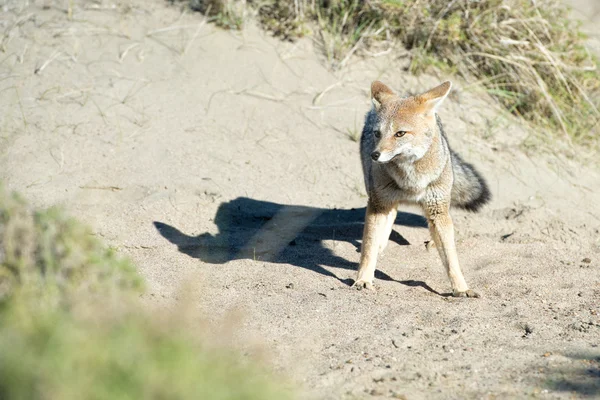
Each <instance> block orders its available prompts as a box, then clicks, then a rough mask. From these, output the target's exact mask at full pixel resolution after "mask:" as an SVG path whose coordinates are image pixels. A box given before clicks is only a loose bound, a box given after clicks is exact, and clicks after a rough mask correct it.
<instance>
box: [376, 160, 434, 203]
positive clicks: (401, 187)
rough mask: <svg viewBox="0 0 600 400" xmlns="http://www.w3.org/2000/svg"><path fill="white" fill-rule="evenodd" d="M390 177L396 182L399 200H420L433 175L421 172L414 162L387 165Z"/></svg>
mask: <svg viewBox="0 0 600 400" xmlns="http://www.w3.org/2000/svg"><path fill="white" fill-rule="evenodd" d="M386 167H387V168H386V170H387V171H386V172H387V175H388V176H389V178H391V180H392V181H393V183H395V185H393V186H395V189H396V192H397V193H396V194H397V196H398V197H399V200H405V201H419V200H420V199H421V198H422V197H423V196H424V195H425V191H426V189H427V187H428V186H429V184H430V183H431V181H432V177H431V176H429V175H427V174H423V173H422V172H420V171H419V170H418V169H417V168H416V167H415V165H414V164H408V165H389V166H386Z"/></svg>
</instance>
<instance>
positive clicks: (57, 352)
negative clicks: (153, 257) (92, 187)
mask: <svg viewBox="0 0 600 400" xmlns="http://www.w3.org/2000/svg"><path fill="white" fill-rule="evenodd" d="M140 287H141V279H140V278H139V276H138V275H137V273H136V272H135V269H134V267H133V266H132V265H131V264H130V263H129V262H128V261H126V260H123V259H121V258H119V257H118V256H116V255H115V253H114V252H113V251H111V250H108V249H106V248H104V247H103V246H102V245H101V244H100V243H99V242H98V241H97V240H96V239H95V237H93V236H92V235H91V232H90V231H89V230H88V229H86V228H85V227H83V226H82V225H80V224H79V223H77V222H76V221H74V220H72V219H70V218H67V217H65V216H64V214H63V213H61V212H60V211H59V210H56V209H50V210H45V211H33V210H32V209H30V208H29V207H28V206H27V205H26V204H25V202H24V201H23V200H22V199H20V198H19V197H18V196H15V195H13V194H9V193H7V192H6V191H5V190H3V189H2V188H1V187H0V288H1V300H0V399H2V400H36V399H40V400H41V399H44V400H46V399H57V400H59V399H60V400H71V399H73V400H75V399H77V400H81V399H106V400H109V399H110V400H121V399H123V400H124V399H132V400H133V399H135V400H138V399H257V400H258V399H286V398H290V395H289V393H287V392H286V391H284V390H282V389H281V388H280V386H278V385H274V384H272V383H271V381H270V380H269V378H268V376H266V375H265V374H264V373H263V372H261V371H260V370H259V369H257V368H252V367H250V366H242V365H240V364H239V362H238V361H239V360H238V359H236V357H235V356H234V355H233V354H230V353H229V352H227V351H225V350H223V349H218V348H211V347H210V346H206V345H205V344H203V343H202V341H200V340H198V336H199V332H194V335H192V334H191V332H189V329H188V330H186V329H185V327H184V326H183V325H184V324H183V320H182V319H181V318H179V317H178V316H175V315H159V316H156V315H154V316H151V315H150V314H149V313H148V312H147V311H145V310H144V309H143V308H142V307H141V306H140V305H139V304H138V302H137V298H138V297H139V293H140V291H141V290H140Z"/></svg>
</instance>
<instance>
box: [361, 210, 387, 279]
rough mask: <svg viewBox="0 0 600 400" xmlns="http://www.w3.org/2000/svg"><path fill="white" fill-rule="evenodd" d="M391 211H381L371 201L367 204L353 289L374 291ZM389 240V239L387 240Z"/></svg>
mask: <svg viewBox="0 0 600 400" xmlns="http://www.w3.org/2000/svg"><path fill="white" fill-rule="evenodd" d="M390 212H391V211H390V210H379V209H378V208H376V207H375V205H374V204H373V203H372V201H371V200H369V203H368V204H367V213H366V215H365V228H364V230H363V240H362V245H361V251H360V265H359V267H358V274H357V275H356V281H355V282H354V285H352V286H353V287H355V288H357V289H359V290H360V289H373V280H374V279H375V265H376V264H377V255H378V253H379V250H380V246H381V244H382V241H383V237H384V235H385V233H386V232H387V225H388V219H389V217H390ZM386 240H387V238H386Z"/></svg>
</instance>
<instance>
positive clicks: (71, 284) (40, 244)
mask: <svg viewBox="0 0 600 400" xmlns="http://www.w3.org/2000/svg"><path fill="white" fill-rule="evenodd" d="M141 283H142V282H141V279H140V278H139V276H138V275H137V273H136V271H135V268H134V267H133V265H132V264H131V263H130V262H129V261H127V260H124V259H123V258H120V257H117V255H116V254H115V253H114V251H112V250H111V249H107V248H106V247H104V246H103V245H102V244H101V243H100V242H99V241H98V240H97V239H96V238H95V237H94V236H93V235H92V232H91V231H90V230H89V229H88V228H87V227H85V226H83V225H81V224H79V223H77V222H76V221H74V220H73V219H72V218H69V217H67V216H65V214H64V213H62V212H61V211H60V210H58V209H56V208H50V209H48V210H37V211H36V210H32V209H31V208H30V207H28V206H27V205H26V204H25V202H24V201H23V200H22V199H21V198H19V197H18V196H17V195H15V194H11V193H7V192H6V191H5V190H4V189H3V188H2V186H0V302H4V301H8V300H9V299H10V297H11V296H13V295H15V294H17V293H19V292H27V293H28V297H30V298H32V299H36V298H38V297H39V296H42V295H43V296H45V301H46V302H57V303H63V304H64V303H65V301H67V300H68V298H69V297H70V296H74V295H77V294H78V293H80V292H86V293H87V294H88V295H89V296H92V295H106V294H107V293H109V292H110V293H112V292H115V291H127V290H130V289H131V290H139V289H140V288H141Z"/></svg>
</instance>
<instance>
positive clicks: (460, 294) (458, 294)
mask: <svg viewBox="0 0 600 400" xmlns="http://www.w3.org/2000/svg"><path fill="white" fill-rule="evenodd" d="M452 296H453V297H469V298H479V297H481V296H479V293H477V292H475V291H473V290H471V289H469V290H465V291H464V292H459V291H458V290H456V289H454V290H453V291H452Z"/></svg>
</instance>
